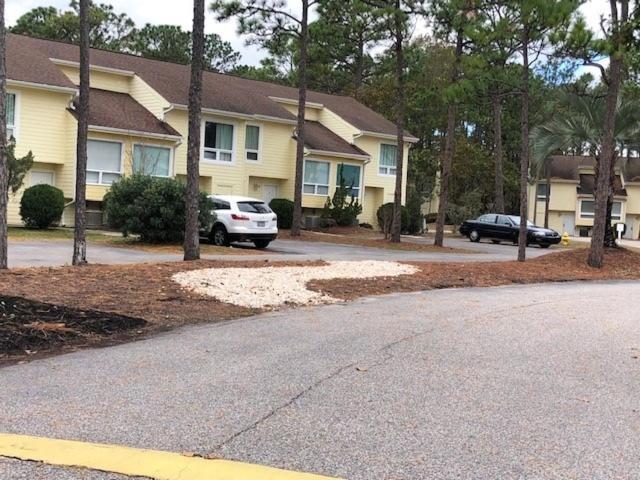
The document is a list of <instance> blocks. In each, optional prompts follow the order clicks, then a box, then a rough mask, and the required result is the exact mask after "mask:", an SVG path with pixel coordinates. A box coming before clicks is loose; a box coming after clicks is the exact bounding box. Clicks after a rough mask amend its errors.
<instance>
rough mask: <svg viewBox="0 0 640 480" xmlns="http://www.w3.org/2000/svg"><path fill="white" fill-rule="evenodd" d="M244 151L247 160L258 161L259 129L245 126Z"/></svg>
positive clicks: (253, 126)
mask: <svg viewBox="0 0 640 480" xmlns="http://www.w3.org/2000/svg"><path fill="white" fill-rule="evenodd" d="M244 149H245V155H246V159H247V160H251V161H254V162H257V161H258V160H260V127H258V126H257V125H247V128H246V131H245V136H244Z"/></svg>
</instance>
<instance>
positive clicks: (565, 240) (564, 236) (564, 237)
mask: <svg viewBox="0 0 640 480" xmlns="http://www.w3.org/2000/svg"><path fill="white" fill-rule="evenodd" d="M562 246H563V247H568V246H569V234H568V233H567V232H564V233H563V234H562Z"/></svg>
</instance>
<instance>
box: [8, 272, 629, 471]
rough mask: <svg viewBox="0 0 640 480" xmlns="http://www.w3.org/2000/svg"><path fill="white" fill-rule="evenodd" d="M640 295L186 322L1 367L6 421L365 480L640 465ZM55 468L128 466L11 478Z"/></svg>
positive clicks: (500, 295) (615, 291) (611, 289)
mask: <svg viewBox="0 0 640 480" xmlns="http://www.w3.org/2000/svg"><path fill="white" fill-rule="evenodd" d="M639 297H640V283H638V282H635V283H567V284H549V285H544V286H517V287H502V288H493V289H461V290H441V291H434V292H425V293H414V294H402V295H392V296H387V297H378V298H371V299H363V300H361V301H357V302H354V303H350V304H338V305H330V306H323V307H314V308H306V309H299V310H289V311H283V312H276V313H271V314H265V315H260V316H257V317H252V318H247V319H240V320H236V321H232V322H229V323H224V324H216V325H201V326H195V327H189V328H184V329H181V330H178V331H174V332H171V333H167V334H164V335H160V336H157V337H154V338H150V339H147V340H143V341H139V342H135V343H129V344H125V345H120V346H115V347H110V348H104V349H98V350H86V351H81V352H76V353H72V354H68V355H64V356H59V357H54V358H49V359H44V360H38V361H34V362H32V363H27V364H22V365H15V366H11V367H7V368H4V369H2V370H0V405H2V409H0V432H8V433H20V434H30V435H44V436H52V437H57V438H66V439H78V440H84V441H94V442H108V443H117V444H126V445H130V446H137V447H144V448H153V449H165V450H172V451H177V452H182V451H188V452H199V453H211V452H216V453H218V454H220V455H222V456H224V457H228V458H233V459H240V460H244V461H249V462H256V463H262V464H268V465H273V466H280V467H285V468H291V469H299V470H304V471H312V472H320V473H324V474H327V475H336V476H342V477H345V478H349V479H353V480H378V479H380V480H383V479H384V480H400V479H411V480H414V479H427V478H429V479H432V478H433V479H451V478H460V479H489V478H491V479H494V478H505V479H514V478H522V479H525V478H526V479H560V478H562V479H564V478H575V479H590V480H591V479H611V478H621V479H627V478H629V479H630V478H638V477H639V476H640V462H639V461H638V460H639V458H638V457H639V454H638V452H639V451H640V435H639V431H640V359H639V358H638V356H639V355H640V350H639V349H640V329H639V328H638V320H639V316H638V309H637V302H634V301H633V299H637V298H639ZM625 299H626V300H625ZM42 468H45V469H48V470H46V472H47V473H46V474H45V475H43V476H42V477H41V478H47V479H49V478H53V479H56V480H57V479H81V478H91V479H92V480H93V479H94V478H95V479H111V478H117V477H114V476H110V475H107V474H99V473H96V474H93V476H91V477H89V476H87V475H86V474H85V473H84V472H77V471H72V470H59V469H51V467H38V466H36V465H34V464H28V463H21V464H20V466H19V467H18V466H16V464H15V463H14V462H6V461H5V462H0V478H3V479H7V480H13V479H19V478H28V479H32V478H39V477H38V476H37V475H39V474H40V473H38V472H43V470H39V469H42ZM53 471H55V473H51V472H53ZM47 475H48V476H47Z"/></svg>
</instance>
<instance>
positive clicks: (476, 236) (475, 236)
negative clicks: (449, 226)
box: [469, 230, 480, 242]
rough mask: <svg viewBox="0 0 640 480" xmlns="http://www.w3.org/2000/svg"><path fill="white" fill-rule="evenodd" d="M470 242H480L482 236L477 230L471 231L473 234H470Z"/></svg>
mask: <svg viewBox="0 0 640 480" xmlns="http://www.w3.org/2000/svg"><path fill="white" fill-rule="evenodd" d="M469 240H471V241H472V242H479V241H480V234H479V233H478V231H477V230H471V232H469Z"/></svg>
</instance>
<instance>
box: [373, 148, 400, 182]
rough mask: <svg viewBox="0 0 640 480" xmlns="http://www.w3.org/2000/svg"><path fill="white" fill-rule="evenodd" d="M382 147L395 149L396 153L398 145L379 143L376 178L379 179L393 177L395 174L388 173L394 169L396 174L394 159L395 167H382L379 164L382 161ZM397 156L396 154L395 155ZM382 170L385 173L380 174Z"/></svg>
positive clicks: (396, 168) (396, 167)
mask: <svg viewBox="0 0 640 480" xmlns="http://www.w3.org/2000/svg"><path fill="white" fill-rule="evenodd" d="M383 145H387V146H391V147H396V152H397V149H398V145H396V144H395V143H386V142H381V143H380V148H379V150H378V176H380V177H395V176H396V173H395V172H394V173H389V172H390V171H391V169H394V170H395V171H396V172H397V171H398V160H397V157H396V166H395V167H389V166H387V165H382V164H381V163H380V162H381V160H382V147H383ZM396 155H397V153H396ZM382 169H385V171H386V173H382Z"/></svg>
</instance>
